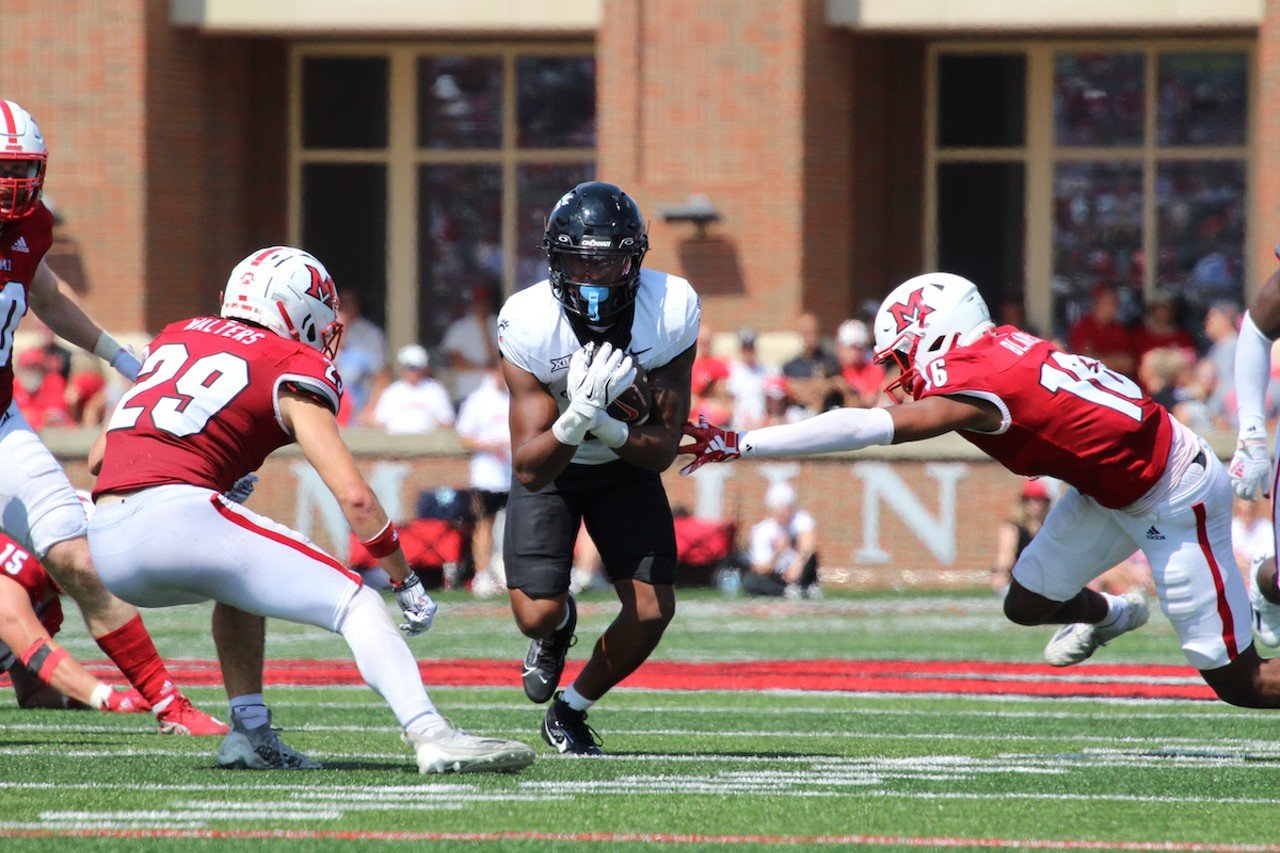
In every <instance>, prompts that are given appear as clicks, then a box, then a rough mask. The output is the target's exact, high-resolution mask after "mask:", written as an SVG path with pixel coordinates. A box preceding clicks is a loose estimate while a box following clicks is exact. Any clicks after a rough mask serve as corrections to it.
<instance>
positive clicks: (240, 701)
mask: <svg viewBox="0 0 1280 853" xmlns="http://www.w3.org/2000/svg"><path fill="white" fill-rule="evenodd" d="M231 717H232V719H236V720H239V721H240V722H241V723H243V724H244V727H245V728H246V729H256V728H259V727H261V726H265V725H266V724H267V723H269V722H271V716H270V714H268V713H267V702H266V700H265V699H263V698H262V694H261V693H245V694H244V695H243V696H233V697H231Z"/></svg>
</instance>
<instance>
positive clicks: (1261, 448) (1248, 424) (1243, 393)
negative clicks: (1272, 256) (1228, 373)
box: [1227, 270, 1280, 500]
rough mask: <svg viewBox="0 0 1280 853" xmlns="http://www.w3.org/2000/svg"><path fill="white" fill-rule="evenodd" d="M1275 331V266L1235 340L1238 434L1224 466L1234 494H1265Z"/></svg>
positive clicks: (1278, 328) (1278, 283)
mask: <svg viewBox="0 0 1280 853" xmlns="http://www.w3.org/2000/svg"><path fill="white" fill-rule="evenodd" d="M1278 335H1280V270H1277V271H1276V272H1273V273H1272V274H1271V277H1270V278H1268V279H1267V280H1266V282H1264V283H1263V285H1262V288H1261V289H1260V290H1259V291H1258V296H1257V298H1256V299H1254V301H1253V304H1252V305H1250V306H1249V310H1248V311H1246V312H1245V314H1244V318H1243V319H1242V320H1241V322H1240V336H1239V337H1238V338H1237V339H1236V363H1235V381H1236V406H1237V415H1238V420H1239V424H1240V433H1239V436H1238V437H1237V441H1236V452H1235V455H1233V456H1232V457H1231V463H1230V464H1229V465H1228V466H1227V471H1228V473H1229V474H1230V475H1231V486H1232V488H1233V489H1235V492H1236V494H1237V495H1239V496H1240V497H1242V498H1245V499H1247V500H1253V499H1254V497H1255V495H1256V494H1257V493H1258V492H1259V491H1261V492H1262V496H1263V497H1270V495H1269V494H1268V491H1269V489H1270V486H1271V454H1270V452H1269V451H1268V449H1267V419H1266V406H1265V399H1266V393H1267V383H1268V382H1269V381H1270V379H1271V342H1272V341H1273V340H1274V339H1275V338H1276V337H1277V336H1278Z"/></svg>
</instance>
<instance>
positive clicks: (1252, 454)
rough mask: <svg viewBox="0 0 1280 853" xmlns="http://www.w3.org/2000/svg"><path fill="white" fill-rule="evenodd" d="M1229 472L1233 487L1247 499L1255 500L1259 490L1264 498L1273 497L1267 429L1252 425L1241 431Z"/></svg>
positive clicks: (1228, 467) (1228, 468)
mask: <svg viewBox="0 0 1280 853" xmlns="http://www.w3.org/2000/svg"><path fill="white" fill-rule="evenodd" d="M1227 473H1228V474H1229V475H1231V488H1233V489H1235V492H1236V494H1237V495H1239V496H1240V497H1242V498H1244V499H1245V500H1247V501H1251V500H1253V499H1254V498H1255V496H1256V493H1257V492H1261V493H1262V496H1263V497H1264V498H1269V497H1271V454H1270V453H1269V452H1268V451H1267V433H1266V430H1265V429H1259V428H1257V427H1250V428H1248V429H1244V430H1241V431H1240V438H1239V440H1238V441H1237V442H1236V452H1235V455H1233V456H1232V457H1231V464H1230V465H1228V466H1227Z"/></svg>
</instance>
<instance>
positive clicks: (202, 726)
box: [156, 693, 231, 737]
mask: <svg viewBox="0 0 1280 853" xmlns="http://www.w3.org/2000/svg"><path fill="white" fill-rule="evenodd" d="M156 719H157V720H159V721H160V734H162V735H191V736H192V737H205V736H210V735H225V734H226V733H227V732H229V731H231V730H230V729H229V728H227V724H226V723H224V722H222V721H221V720H219V719H218V718H217V717H213V716H210V715H209V714H206V713H205V712H204V711H201V710H200V709H199V708H197V707H196V706H195V705H192V704H191V700H190V699H188V698H187V697H186V696H183V695H182V694H181V693H178V694H176V695H175V696H174V697H173V699H172V700H171V701H170V702H169V704H168V705H167V706H166V707H165V709H164V710H163V711H159V712H157V713H156Z"/></svg>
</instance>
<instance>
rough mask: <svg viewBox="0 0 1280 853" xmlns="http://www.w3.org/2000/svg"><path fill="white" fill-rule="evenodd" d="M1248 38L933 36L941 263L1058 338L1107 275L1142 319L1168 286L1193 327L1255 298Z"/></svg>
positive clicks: (935, 234) (935, 227)
mask: <svg viewBox="0 0 1280 853" xmlns="http://www.w3.org/2000/svg"><path fill="white" fill-rule="evenodd" d="M1250 49H1251V48H1250V47H1249V46H1248V45H1246V44H1239V43H1230V44H1221V43H1212V42H1205V43H1203V44H1196V43H1180V44H1159V43H1151V44H1146V43H1143V44H1128V43H1115V44H1091V45H1082V46H1079V47H1077V46H1075V45H1071V44H1037V45H1034V46H1019V45H1008V46H1001V47H1000V49H999V50H996V49H990V48H984V49H983V51H981V52H976V51H975V50H974V49H973V48H972V47H971V46H959V45H957V46H955V47H951V46H946V45H942V46H938V47H936V48H935V49H934V53H933V61H932V63H931V69H932V72H931V81H930V86H931V93H932V94H931V97H932V99H933V100H932V102H933V104H934V105H935V106H934V108H933V109H932V110H931V116H930V122H931V132H930V147H929V149H928V152H929V153H928V157H929V162H928V169H929V173H930V174H931V176H932V177H931V179H930V181H929V185H928V194H929V198H928V207H929V221H928V222H927V223H926V233H927V234H928V235H929V247H928V249H929V252H928V255H929V257H930V262H931V263H933V264H936V266H937V267H938V268H941V269H949V270H953V271H955V272H958V273H961V274H962V275H967V276H970V277H973V278H974V280H975V282H977V283H978V284H979V286H980V287H981V288H982V289H983V291H984V295H986V296H987V298H988V300H991V299H992V298H993V297H994V298H995V299H996V300H998V301H1002V300H1004V299H1008V298H1017V297H1020V298H1022V299H1023V300H1024V302H1025V304H1026V309H1027V312H1028V314H1029V315H1030V317H1031V319H1032V321H1033V323H1034V324H1036V325H1041V326H1042V331H1045V332H1053V333H1058V334H1062V333H1064V332H1065V331H1066V329H1067V328H1068V327H1069V325H1070V324H1071V323H1072V322H1074V321H1075V320H1076V319H1078V318H1079V317H1080V316H1081V315H1082V314H1083V313H1084V312H1085V311H1087V310H1088V305H1089V302H1090V294H1091V292H1092V291H1093V290H1094V289H1095V288H1097V287H1099V286H1105V287H1108V288H1112V289H1114V290H1115V291H1117V293H1118V294H1119V295H1120V297H1121V310H1122V319H1125V320H1128V321H1130V322H1136V321H1137V320H1138V318H1139V317H1140V314H1141V310H1142V305H1143V302H1144V300H1145V299H1148V298H1150V297H1152V296H1153V295H1155V294H1156V293H1157V292H1159V293H1161V294H1166V295H1168V296H1170V297H1172V298H1173V299H1174V301H1175V304H1176V305H1177V306H1178V308H1179V310H1180V314H1181V319H1182V322H1183V324H1184V326H1186V327H1187V328H1188V329H1189V330H1191V331H1193V332H1195V331H1198V327H1199V325H1200V321H1201V319H1202V318H1203V316H1204V312H1205V309H1206V308H1207V307H1208V305H1209V304H1211V303H1212V302H1214V301H1215V300H1218V299H1222V298H1231V299H1235V300H1236V301H1239V302H1242V301H1243V297H1244V281H1245V279H1246V276H1247V271H1246V270H1245V251H1244V247H1245V240H1246V230H1245V225H1246V223H1245V218H1244V212H1245V200H1246V195H1245V194H1246V187H1247V183H1246V181H1247V167H1246V164H1247V156H1248V148H1247V145H1248V139H1247V136H1248V124H1249V122H1248V101H1249V71H1248V69H1249V64H1250V56H1249V51H1250ZM1018 221H1021V222H1022V223H1024V225H1023V227H1022V228H1021V229H1019V228H1018V227H1017V223H1018ZM994 307H995V305H994V304H993V308H994Z"/></svg>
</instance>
